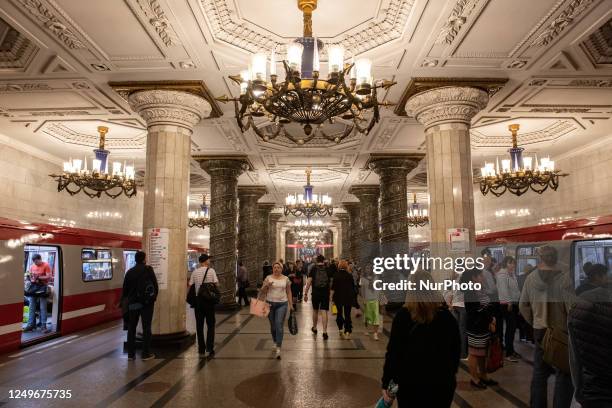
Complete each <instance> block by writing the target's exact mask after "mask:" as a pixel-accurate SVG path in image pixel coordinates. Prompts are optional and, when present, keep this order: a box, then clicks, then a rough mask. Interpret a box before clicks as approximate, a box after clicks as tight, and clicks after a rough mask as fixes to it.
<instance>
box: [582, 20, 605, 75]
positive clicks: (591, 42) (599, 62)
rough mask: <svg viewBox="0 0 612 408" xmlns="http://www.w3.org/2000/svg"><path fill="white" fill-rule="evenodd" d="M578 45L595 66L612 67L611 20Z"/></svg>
mask: <svg viewBox="0 0 612 408" xmlns="http://www.w3.org/2000/svg"><path fill="white" fill-rule="evenodd" d="M580 45H581V47H582V49H583V50H584V51H585V53H586V54H587V55H588V56H589V59H590V60H591V62H592V63H593V64H594V65H595V66H610V65H612V18H611V19H609V20H608V21H606V22H605V23H604V24H603V25H601V27H599V28H598V29H597V30H595V32H593V33H592V34H591V35H589V36H588V37H587V39H586V40H584V41H583V42H582V43H581V44H580Z"/></svg>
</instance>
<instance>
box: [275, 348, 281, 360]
mask: <svg viewBox="0 0 612 408" xmlns="http://www.w3.org/2000/svg"><path fill="white" fill-rule="evenodd" d="M276 359H277V360H280V359H281V349H280V347H276Z"/></svg>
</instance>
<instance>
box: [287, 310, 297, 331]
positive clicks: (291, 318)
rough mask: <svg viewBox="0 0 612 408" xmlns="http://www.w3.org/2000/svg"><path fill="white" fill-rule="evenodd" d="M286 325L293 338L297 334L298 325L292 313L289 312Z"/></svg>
mask: <svg viewBox="0 0 612 408" xmlns="http://www.w3.org/2000/svg"><path fill="white" fill-rule="evenodd" d="M287 325H288V326H289V333H291V334H292V335H294V336H295V335H296V334H297V333H298V324H297V318H296V317H295V312H294V311H291V312H290V313H289V320H287Z"/></svg>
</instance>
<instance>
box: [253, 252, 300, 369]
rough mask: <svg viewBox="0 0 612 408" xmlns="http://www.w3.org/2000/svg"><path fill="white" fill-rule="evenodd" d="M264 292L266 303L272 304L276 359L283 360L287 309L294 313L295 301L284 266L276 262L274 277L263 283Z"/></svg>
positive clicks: (271, 312) (270, 317)
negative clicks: (284, 272)
mask: <svg viewBox="0 0 612 408" xmlns="http://www.w3.org/2000/svg"><path fill="white" fill-rule="evenodd" d="M261 288H262V290H263V291H264V293H265V296H266V301H267V302H268V303H269V304H270V313H269V314H268V320H269V321H270V332H271V333H272V341H273V342H274V345H275V347H276V358H277V359H278V360H280V359H281V346H282V345H283V334H284V330H283V324H284V322H285V317H286V316H287V308H289V311H293V310H294V309H293V300H292V295H291V281H290V280H289V278H288V277H287V276H285V275H283V265H282V264H281V263H280V262H274V264H273V265H272V275H268V276H267V277H266V279H265V280H264V281H263V285H262V287H261Z"/></svg>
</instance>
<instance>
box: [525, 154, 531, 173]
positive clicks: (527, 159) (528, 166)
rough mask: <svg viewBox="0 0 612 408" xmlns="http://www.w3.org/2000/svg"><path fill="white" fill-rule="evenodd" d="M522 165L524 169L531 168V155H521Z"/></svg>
mask: <svg viewBox="0 0 612 408" xmlns="http://www.w3.org/2000/svg"><path fill="white" fill-rule="evenodd" d="M523 167H524V168H525V170H531V168H532V167H531V157H523Z"/></svg>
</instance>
